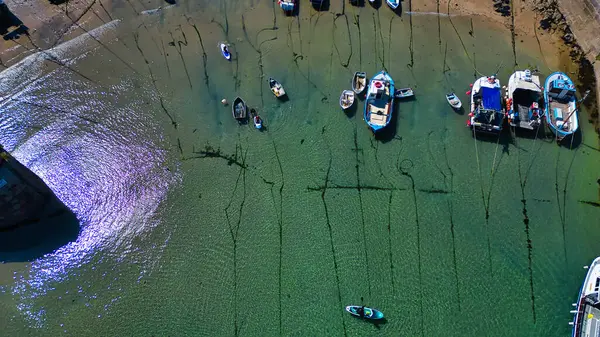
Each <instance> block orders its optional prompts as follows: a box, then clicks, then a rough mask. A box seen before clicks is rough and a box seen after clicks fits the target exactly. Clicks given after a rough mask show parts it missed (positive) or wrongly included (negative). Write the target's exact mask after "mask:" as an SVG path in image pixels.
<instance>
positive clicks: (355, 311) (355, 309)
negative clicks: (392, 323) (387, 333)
mask: <svg viewBox="0 0 600 337" xmlns="http://www.w3.org/2000/svg"><path fill="white" fill-rule="evenodd" d="M346 311H347V312H349V313H350V314H351V315H352V316H356V317H361V318H366V319H372V320H379V319H383V312H381V311H379V310H377V309H373V308H369V307H365V306H361V305H349V306H347V307H346Z"/></svg>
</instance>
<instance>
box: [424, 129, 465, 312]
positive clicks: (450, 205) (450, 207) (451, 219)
mask: <svg viewBox="0 0 600 337" xmlns="http://www.w3.org/2000/svg"><path fill="white" fill-rule="evenodd" d="M444 132H446V133H447V132H448V129H447V128H444ZM433 133H434V131H430V132H429V134H428V135H427V150H428V151H429V156H430V157H431V161H432V162H433V164H434V166H435V167H436V168H437V169H438V171H439V172H440V174H441V175H442V177H443V178H444V188H445V189H446V191H444V192H446V193H447V194H449V195H450V198H449V199H447V200H446V205H447V206H448V214H449V222H450V235H451V238H452V265H453V267H454V282H455V289H456V301H457V304H458V311H461V298H460V287H459V282H458V264H457V262H456V235H455V232H454V205H453V203H452V200H453V198H454V197H453V194H454V172H452V168H451V167H450V162H449V160H448V151H447V149H446V142H445V141H443V140H442V144H443V150H444V158H445V163H446V168H447V169H448V171H449V174H446V173H445V172H444V171H443V170H442V168H441V167H440V166H439V165H438V164H437V161H436V160H435V157H434V156H433V152H432V151H431V142H430V139H431V135H432V134H433ZM443 137H444V135H443V134H442V135H441V137H440V138H443ZM448 175H449V176H450V177H448ZM448 180H450V183H449V185H450V186H448ZM436 192H437V191H436ZM438 193H439V192H438Z"/></svg>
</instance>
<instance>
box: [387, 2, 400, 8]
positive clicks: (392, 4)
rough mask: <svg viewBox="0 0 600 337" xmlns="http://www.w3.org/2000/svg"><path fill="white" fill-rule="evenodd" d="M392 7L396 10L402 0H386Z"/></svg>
mask: <svg viewBox="0 0 600 337" xmlns="http://www.w3.org/2000/svg"><path fill="white" fill-rule="evenodd" d="M385 2H387V4H388V6H390V8H391V9H393V10H396V9H397V8H398V7H399V6H400V0H385Z"/></svg>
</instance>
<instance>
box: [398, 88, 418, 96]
mask: <svg viewBox="0 0 600 337" xmlns="http://www.w3.org/2000/svg"><path fill="white" fill-rule="evenodd" d="M414 95H415V92H414V91H413V90H412V88H402V89H397V90H396V92H395V93H394V97H396V98H407V97H413V96H414Z"/></svg>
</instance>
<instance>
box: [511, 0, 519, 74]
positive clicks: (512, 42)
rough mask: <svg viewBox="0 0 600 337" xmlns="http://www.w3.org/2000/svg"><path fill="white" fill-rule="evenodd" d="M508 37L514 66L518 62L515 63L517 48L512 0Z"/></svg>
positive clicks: (512, 2) (512, 1)
mask: <svg viewBox="0 0 600 337" xmlns="http://www.w3.org/2000/svg"><path fill="white" fill-rule="evenodd" d="M510 38H511V44H512V52H513V58H514V66H515V67H516V66H518V65H519V64H518V63H517V49H516V46H515V44H516V42H515V6H514V0H510Z"/></svg>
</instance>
